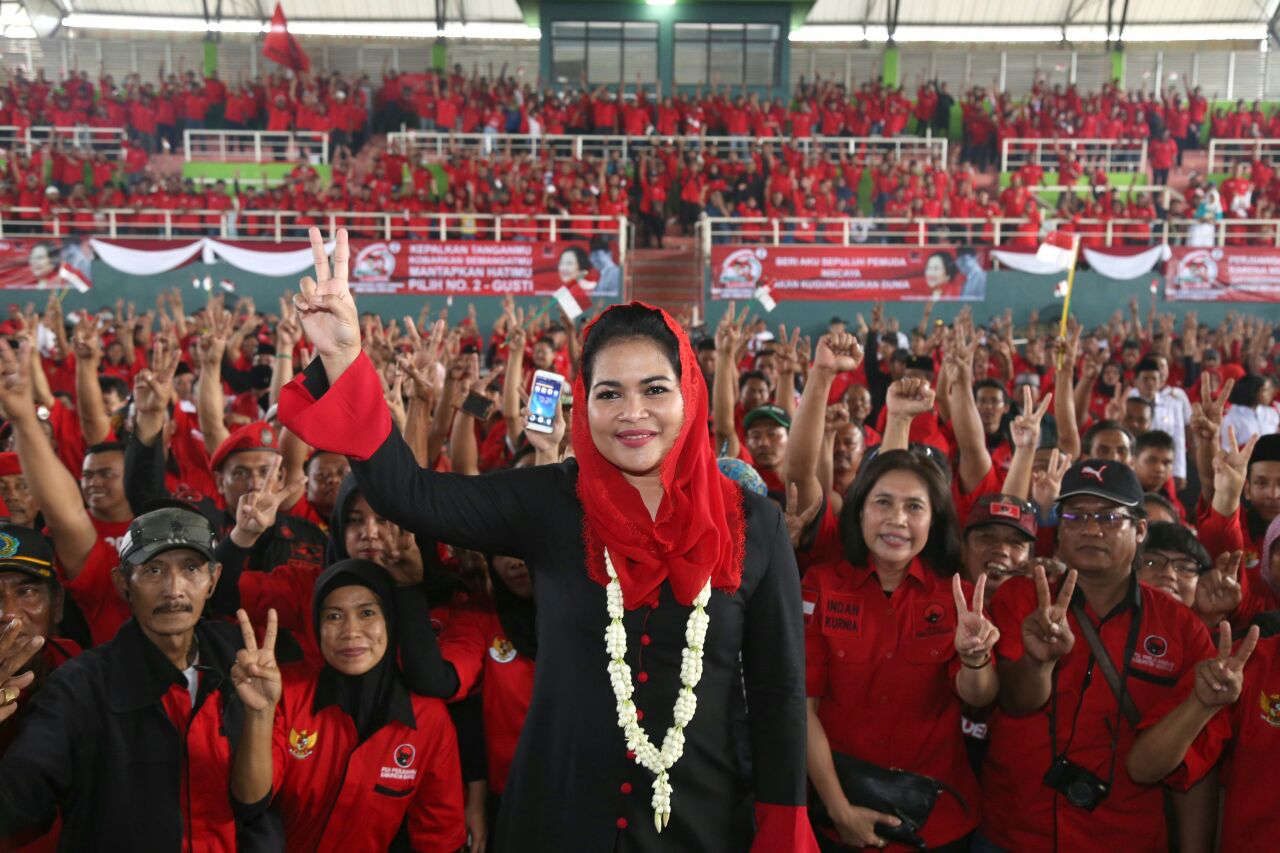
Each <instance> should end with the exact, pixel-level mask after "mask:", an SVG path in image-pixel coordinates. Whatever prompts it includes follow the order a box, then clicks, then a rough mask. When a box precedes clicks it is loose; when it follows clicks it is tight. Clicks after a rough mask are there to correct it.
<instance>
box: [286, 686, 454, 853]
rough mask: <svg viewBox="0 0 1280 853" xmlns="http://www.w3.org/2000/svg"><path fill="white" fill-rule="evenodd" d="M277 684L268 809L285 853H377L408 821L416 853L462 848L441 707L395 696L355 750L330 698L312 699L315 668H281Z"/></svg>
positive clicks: (450, 746) (352, 731) (351, 730)
mask: <svg viewBox="0 0 1280 853" xmlns="http://www.w3.org/2000/svg"><path fill="white" fill-rule="evenodd" d="M282 676H283V680H284V694H283V696H282V697H281V700H280V707H279V709H278V710H277V712H276V719H275V736H274V744H273V748H272V751H273V756H272V769H273V780H272V781H273V784H272V790H273V791H274V792H275V796H274V800H273V803H272V805H273V808H275V809H276V811H277V812H278V813H279V814H280V816H281V817H282V818H283V820H284V828H285V837H286V838H287V839H288V849H289V850H291V851H303V850H305V851H324V850H341V851H343V853H364V851H368V853H375V851H377V853H381V851H385V850H386V849H387V848H388V847H389V846H390V845H391V842H392V840H393V839H394V838H395V836H396V833H397V832H398V831H399V830H400V825H401V823H403V822H406V821H407V824H408V832H409V842H410V846H411V847H412V848H413V849H414V850H415V851H417V853H453V851H456V850H457V849H458V848H460V847H461V846H462V845H463V844H464V843H465V842H466V840H467V830H466V824H465V822H464V819H463V813H462V774H461V772H460V771H459V769H458V743H457V739H456V737H455V736H454V731H453V723H452V722H451V721H450V719H449V713H448V711H446V710H445V706H444V703H443V702H441V701H440V700H439V699H428V698H426V697H424V696H416V695H412V694H410V693H409V692H408V691H406V690H404V688H403V687H399V686H398V687H397V689H396V691H395V692H394V693H393V696H392V700H391V707H390V713H389V719H388V721H387V723H386V725H384V726H383V727H382V728H381V729H379V730H378V731H376V732H374V733H373V734H372V735H371V736H370V737H369V738H368V739H367V740H365V741H364V742H363V743H360V742H358V739H357V736H356V728H355V723H354V722H353V721H352V719H351V717H349V716H348V715H347V714H346V713H345V712H344V711H343V710H342V708H341V707H339V706H338V705H337V704H336V698H335V697H326V696H324V695H323V694H324V691H323V690H320V691H317V687H319V685H320V680H319V670H318V669H317V668H315V667H311V666H308V665H306V664H297V665H294V666H288V667H285V668H284V670H283V672H282ZM318 692H319V695H317V693H318Z"/></svg>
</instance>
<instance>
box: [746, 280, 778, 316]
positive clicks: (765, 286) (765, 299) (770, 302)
mask: <svg viewBox="0 0 1280 853" xmlns="http://www.w3.org/2000/svg"><path fill="white" fill-rule="evenodd" d="M752 296H754V297H755V300H756V302H759V303H760V307H761V308H763V309H764V310H765V313H769V312H771V311H773V309H774V308H777V307H778V300H776V299H774V298H773V283H772V282H770V281H763V282H761V283H760V286H759V287H757V288H756V289H755V291H754V292H753V293H752Z"/></svg>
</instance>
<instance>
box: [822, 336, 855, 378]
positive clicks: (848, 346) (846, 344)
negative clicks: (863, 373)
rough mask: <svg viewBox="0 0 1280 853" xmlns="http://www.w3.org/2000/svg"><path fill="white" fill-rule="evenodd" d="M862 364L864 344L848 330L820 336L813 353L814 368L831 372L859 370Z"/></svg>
mask: <svg viewBox="0 0 1280 853" xmlns="http://www.w3.org/2000/svg"><path fill="white" fill-rule="evenodd" d="M860 364H862V344H860V343H858V339H857V338H855V337H854V336H853V335H851V334H849V333H848V332H837V333H835V334H826V335H823V336H822V337H820V338H818V348H817V350H816V351H815V352H814V354H813V369H814V370H821V371H825V372H829V373H845V372H847V371H851V370H857V369H858V365H860Z"/></svg>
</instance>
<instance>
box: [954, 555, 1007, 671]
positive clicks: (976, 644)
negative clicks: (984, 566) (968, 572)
mask: <svg viewBox="0 0 1280 853" xmlns="http://www.w3.org/2000/svg"><path fill="white" fill-rule="evenodd" d="M986 590H987V576H986V575H983V576H982V577H980V578H978V583H977V584H976V585H975V586H974V588H973V607H972V608H971V607H970V606H969V604H968V603H967V602H966V601H965V598H964V584H963V583H962V582H961V580H960V576H959V575H952V576H951V594H952V596H953V597H954V598H955V602H956V653H957V654H958V655H960V660H961V661H962V662H964V663H966V664H968V665H969V666H975V667H976V666H982V665H983V664H985V663H986V662H987V661H989V660H990V659H991V650H992V649H994V648H995V646H996V641H998V640H999V639H1000V629H999V628H997V627H996V626H995V625H994V624H993V623H992V622H991V620H990V619H988V618H987V617H986V615H985V614H984V613H983V610H982V604H983V598H984V596H985V595H986Z"/></svg>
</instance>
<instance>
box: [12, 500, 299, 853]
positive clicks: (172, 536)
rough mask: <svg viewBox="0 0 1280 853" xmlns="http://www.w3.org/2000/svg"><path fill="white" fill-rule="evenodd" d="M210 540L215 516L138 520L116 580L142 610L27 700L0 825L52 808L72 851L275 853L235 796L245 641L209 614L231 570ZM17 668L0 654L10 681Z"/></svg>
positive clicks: (40, 817) (28, 821)
mask: <svg viewBox="0 0 1280 853" xmlns="http://www.w3.org/2000/svg"><path fill="white" fill-rule="evenodd" d="M213 546H214V535H213V529H212V528H211V527H210V525H209V522H208V521H207V520H206V519H205V518H204V517H203V516H201V515H199V514H198V513H195V512H193V511H191V510H190V509H187V508H185V507H178V506H174V507H166V508H164V509H158V510H154V511H152V512H149V513H146V514H144V515H141V516H139V517H138V518H136V519H134V520H133V522H132V523H131V524H130V525H129V529H128V532H127V533H126V534H125V535H124V537H123V539H122V540H121V543H120V558H119V563H118V565H117V566H116V568H115V570H114V571H113V572H112V581H113V583H114V585H115V588H116V591H117V592H118V594H119V595H120V596H121V597H122V598H123V599H124V600H125V601H127V602H128V606H129V610H130V612H131V614H132V618H130V619H129V621H127V622H125V623H124V625H123V626H121V628H120V630H119V632H118V633H117V634H116V635H115V637H114V638H113V639H112V640H110V641H109V642H107V643H104V644H102V645H101V646H98V647H96V648H94V649H92V650H90V651H88V652H86V653H84V654H82V655H80V656H79V657H77V658H76V659H75V660H73V661H69V662H68V663H66V664H64V665H62V666H61V667H59V668H58V669H57V670H56V671H55V672H54V673H53V675H51V676H50V677H49V679H48V680H47V681H46V682H45V684H44V686H43V687H42V688H41V689H40V692H39V693H38V694H37V695H36V696H35V698H34V699H33V700H32V701H31V707H30V709H29V710H28V711H27V713H26V719H25V720H24V723H23V726H22V728H21V729H20V730H19V732H18V735H17V737H16V738H15V740H14V742H13V744H12V745H11V746H10V747H9V749H8V751H7V752H6V753H5V755H4V758H3V759H0V835H10V834H12V833H14V832H16V831H20V830H22V829H24V828H26V827H28V826H33V825H37V826H42V825H45V824H47V823H48V821H49V820H51V819H52V818H53V816H54V815H55V813H56V814H57V815H58V816H59V817H60V818H61V820H62V837H61V842H60V844H61V846H62V847H63V849H69V850H88V849H95V848H100V847H101V846H102V844H103V841H104V839H111V840H112V842H111V843H113V844H125V845H127V846H129V847H131V848H134V849H141V850H177V849H182V848H183V847H184V846H185V845H186V844H189V843H190V840H195V839H199V840H200V841H201V843H202V848H203V849H207V850H227V851H230V850H236V849H240V850H253V849H265V848H264V846H263V845H265V844H266V843H268V840H269V835H270V831H269V827H268V825H267V824H266V823H263V822H254V823H247V822H242V821H241V820H239V819H238V818H237V816H235V815H234V814H233V813H232V808H231V803H230V799H229V798H228V797H227V794H226V792H227V790H228V785H229V772H230V766H231V755H232V750H233V748H234V745H235V743H236V742H237V741H238V739H239V736H240V731H241V728H242V725H243V721H244V707H243V705H242V704H241V703H240V700H239V698H238V697H237V695H236V691H235V688H234V686H233V685H232V683H231V680H230V678H229V677H228V673H229V672H230V669H231V664H232V663H233V662H234V660H235V655H236V652H237V651H238V649H239V648H241V646H242V642H243V641H242V638H241V637H240V633H239V631H237V630H236V628H235V627H234V626H232V625H228V624H224V623H221V622H211V621H207V620H204V619H202V618H201V614H202V613H203V611H204V607H205V603H206V602H207V601H208V600H209V598H210V597H211V596H212V595H213V590H214V587H215V586H216V585H217V582H218V576H219V573H220V570H221V567H220V566H219V565H218V564H217V563H216V562H214V561H213ZM14 664H15V662H14V661H13V660H12V658H11V657H10V656H6V655H0V683H3V682H5V681H6V680H7V679H8V678H9V677H10V676H11V675H12V674H13V672H14V671H15V670H16V669H17V668H18V667H17V666H15V665H14ZM19 665H20V664H19ZM6 698H7V697H6ZM144 756H145V760H141V759H142V757H144ZM175 783H176V784H175ZM144 793H145V796H144V795H143V794H144ZM260 832H261V833H262V834H259V833H260ZM275 843H276V844H279V843H280V842H279V839H276V840H275ZM277 849H278V848H277Z"/></svg>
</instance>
